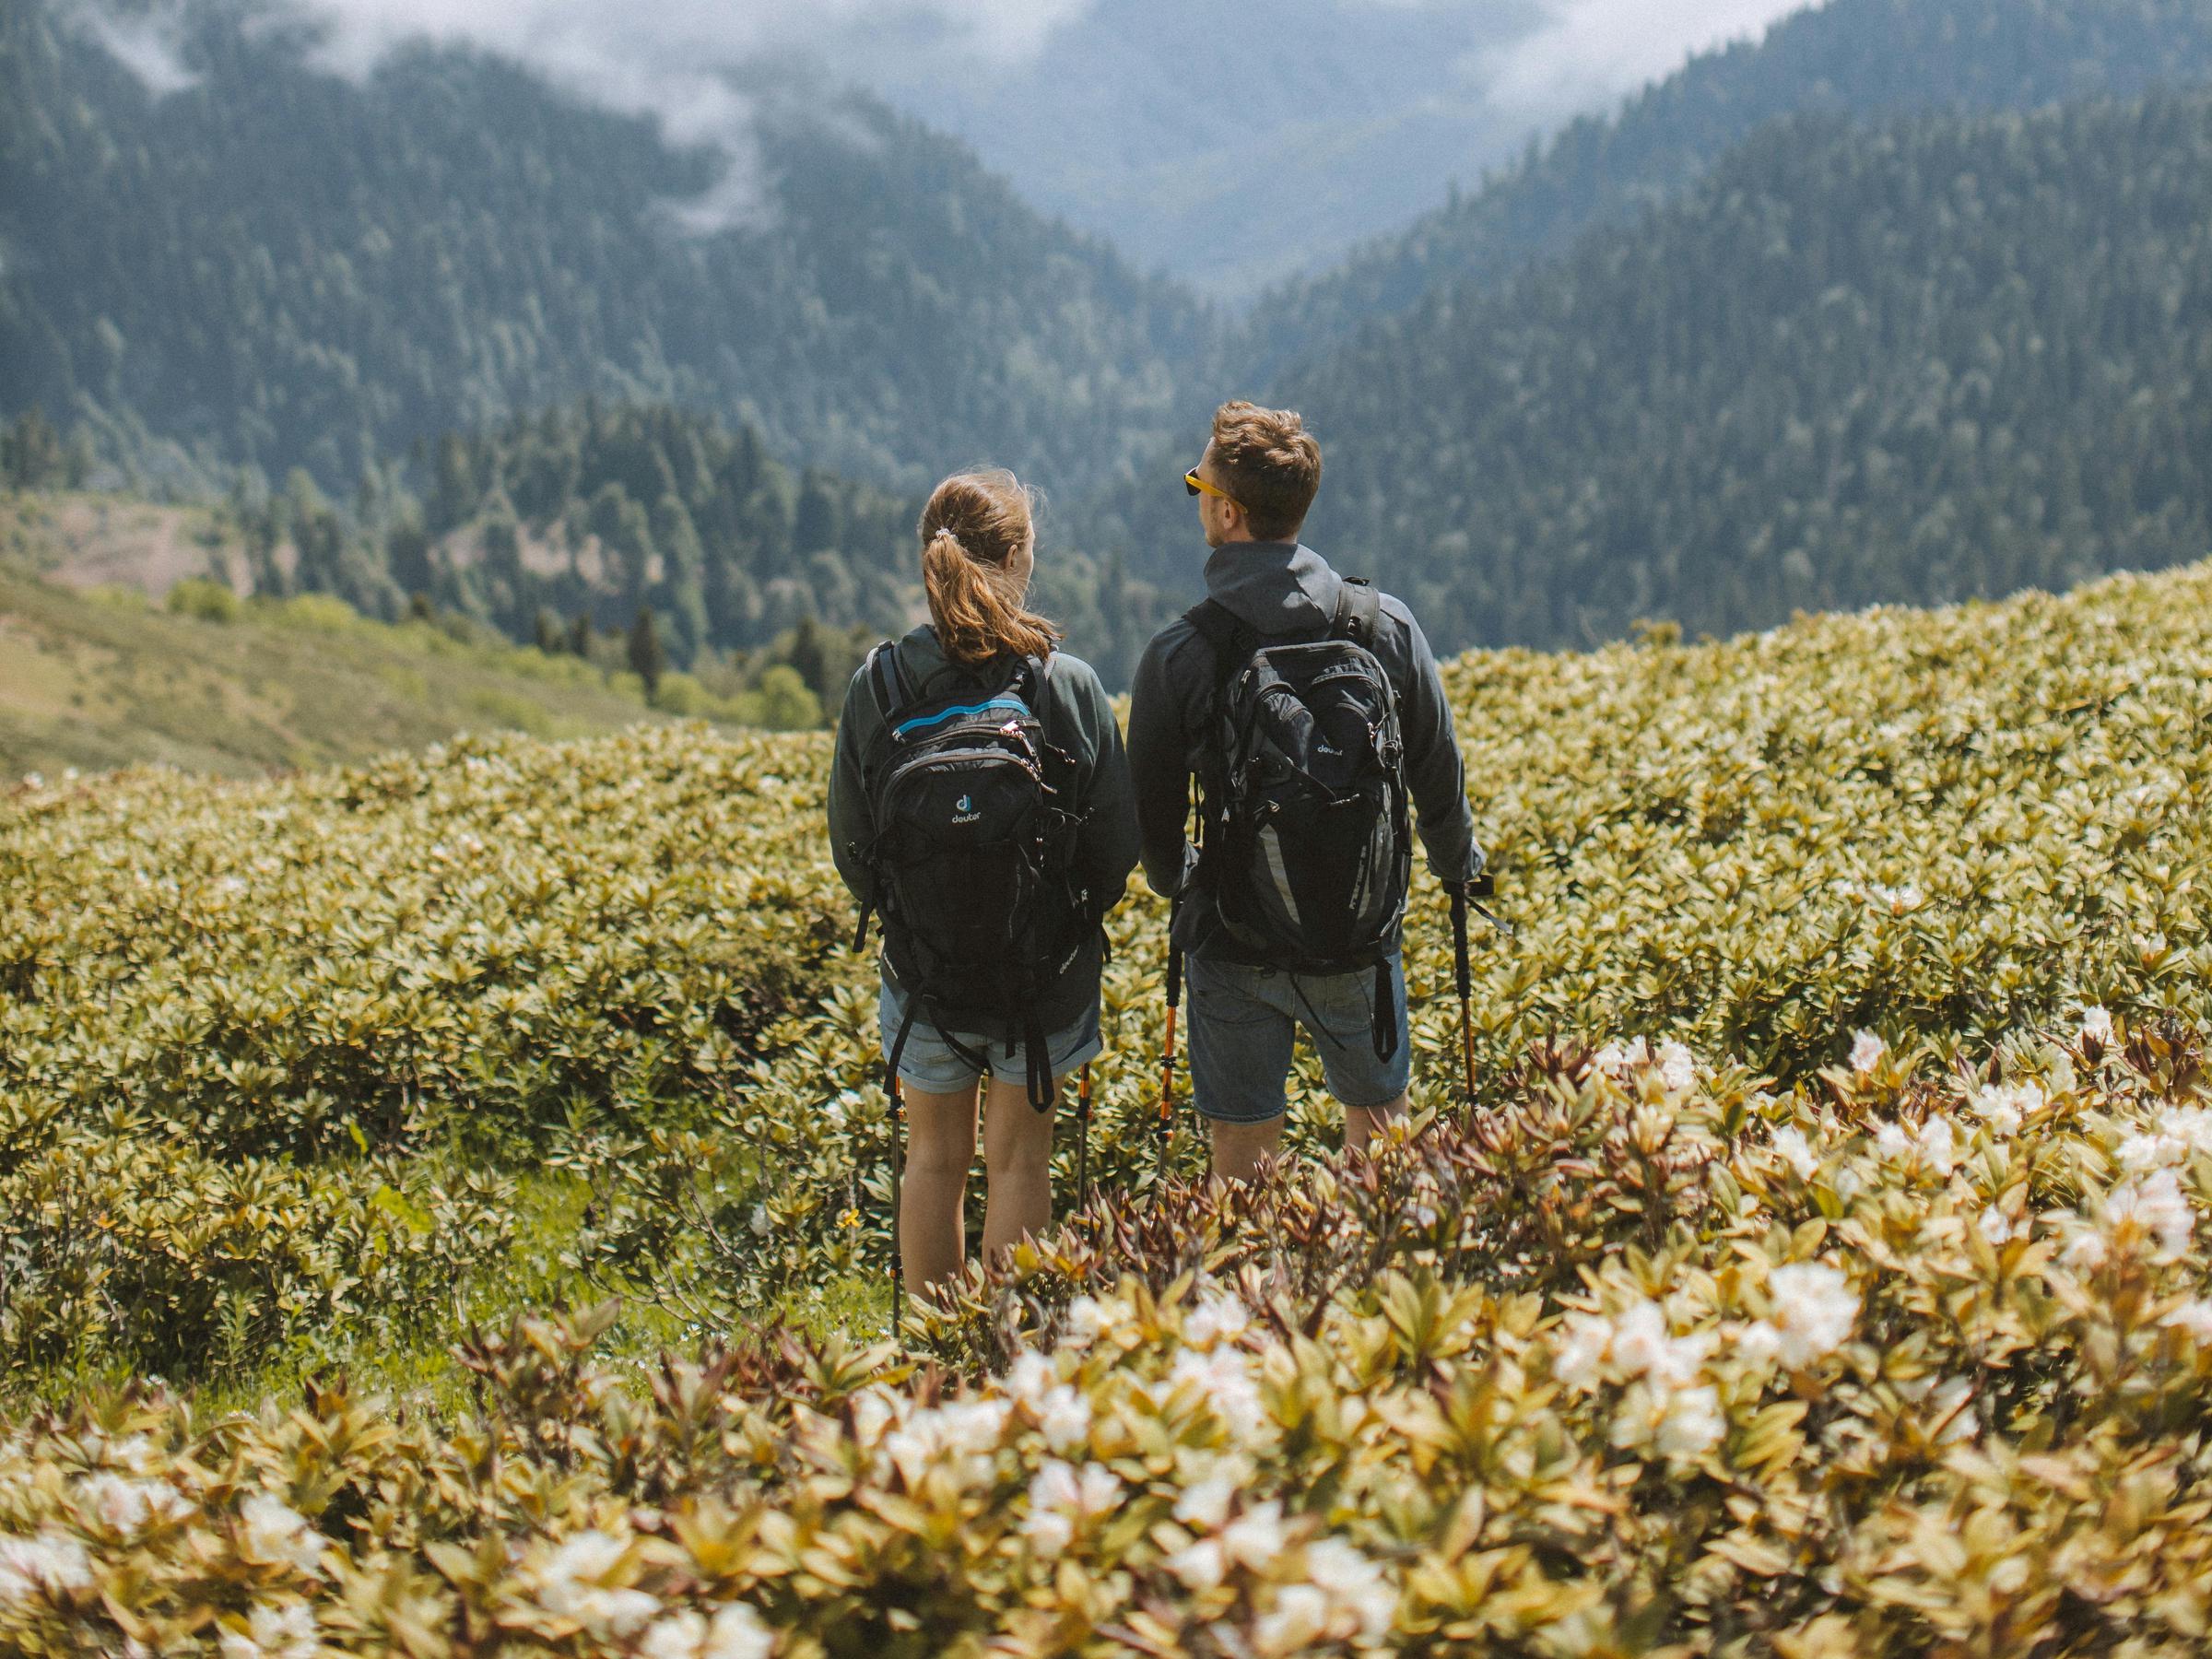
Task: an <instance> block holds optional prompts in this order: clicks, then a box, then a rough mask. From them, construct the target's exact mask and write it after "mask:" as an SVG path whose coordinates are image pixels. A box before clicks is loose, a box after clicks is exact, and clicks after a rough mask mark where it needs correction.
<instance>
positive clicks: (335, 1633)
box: [0, 571, 2212, 1659]
mask: <svg viewBox="0 0 2212 1659" xmlns="http://www.w3.org/2000/svg"><path fill="white" fill-rule="evenodd" d="M2208 602H2212V574H2208V573H2207V572H2206V571H2183V572H2179V573H2176V574H2174V575H2171V576H2164V577H2159V578H2154V579H2143V580H2139V579H2121V580H2116V581H2112V582H2104V583H2101V584H2100V585H2098V586H2097V587H2094V588H2091V589H2088V590H2086V591H2085V592H2083V593H2082V594H2077V595H2074V596H2071V597H2068V598H2064V599H2053V598H2048V597H2043V596H2030V597H2027V598H2024V599H2021V600H2019V601H2017V602H2014V603H2010V604H2007V605H2005V606H1967V607H1962V608H1959V609H1957V610H1952V611H1945V612H1935V613H1912V612H1888V611H1883V612H1876V613H1871V614H1868V615H1865V616H1861V617H1854V618H1816V619H1813V620H1810V621H1807V622H1805V623H1801V624H1799V625H1797V626H1794V627H1793V628H1790V629H1781V630H1777V631H1776V632H1774V633H1772V634H1771V635H1765V636H1760V637H1758V638H1754V639H1747V640H1743V641H1735V642H1732V643H1728V644H1724V645H1711V646H1699V647H1678V646H1672V645H1665V644H1657V643H1653V644H1645V645H1639V646H1621V647H1617V648H1614V649H1611V650H1608V651H1605V652H1600V653H1594V654H1592V655H1588V656H1580V657H1543V656H1538V655H1535V654H1530V653H1493V654H1484V655H1477V656H1473V657H1469V658H1467V659H1465V660H1463V661H1462V662H1461V663H1460V664H1458V665H1455V666H1454V667H1453V669H1452V670H1451V678H1452V683H1453V688H1454V693H1455V697H1456V700H1457V703H1458V706H1459V711H1460V719H1461V723H1462V724H1461V729H1462V735H1463V739H1464V741H1465V747H1466V749H1467V752H1468V758H1469V777H1470V790H1471V792H1472V793H1473V794H1474V796H1475V798H1476V801H1477V810H1478V814H1479V816H1480V818H1481V822H1482V827H1483V831H1484V835H1485V839H1486V841H1488V843H1489V844H1490V845H1491V846H1492V848H1493V851H1494V854H1495V864H1496V865H1497V868H1498V870H1499V874H1500V888H1501V892H1502V894H1503V898H1502V900H1501V908H1502V909H1503V910H1504V912H1505V913H1506V914H1507V916H1508V918H1509V919H1510V920H1511V921H1512V924H1514V927H1515V932H1514V934H1513V935H1512V937H1510V938H1507V937H1504V936H1501V935H1481V936H1478V945H1477V948H1478V956H1477V962H1476V985H1477V995H1476V1006H1475V1027H1476V1030H1475V1037H1476V1050H1477V1065H1478V1073H1479V1081H1480V1088H1479V1089H1478V1099H1477V1100H1475V1101H1474V1102H1472V1103H1470V1102H1467V1101H1465V1100H1461V1099H1459V1098H1458V1089H1457V1088H1456V1085H1455V1078H1456V1069H1457V1065H1456V1063H1457V1057H1458V1030H1457V1016H1458V1010H1457V1007H1456V1006H1455V1003H1454V1001H1453V998H1452V996H1451V990H1450V987H1451V973H1450V968H1451V964H1450V959H1449V955H1448V951H1447V950H1446V949H1445V948H1444V945H1445V940H1446V937H1447V935H1446V934H1445V932H1444V929H1443V927H1442V925H1441V913H1440V907H1439V904H1438V900H1437V895H1436V894H1435V892H1434V890H1433V888H1430V887H1428V886H1426V885H1425V884H1424V886H1423V887H1422V888H1421V889H1420V890H1419V891H1418V892H1417V896H1416V908H1415V913H1414V916H1413V917H1412V919H1411V923H1410V927H1411V931H1410V933H1409V938H1408V947H1409V959H1408V973H1409V989H1410V995H1409V1005H1410V1013H1411V1018H1412V1022H1413V1031H1414V1041H1415V1044H1416V1048H1417V1051H1418V1057H1419V1058H1420V1060H1421V1063H1422V1064H1421V1065H1420V1067H1419V1072H1418V1077H1419V1081H1418V1084H1417V1088H1416V1097H1415V1098H1416V1105H1417V1107H1418V1109H1419V1111H1418V1118H1417V1120H1416V1122H1414V1123H1413V1124H1409V1125H1407V1126H1406V1131H1405V1133H1404V1134H1403V1135H1401V1136H1400V1137H1399V1138H1398V1139H1397V1140H1395V1141H1394V1142H1393V1143H1392V1144H1391V1145H1389V1146H1388V1147H1386V1148H1385V1149H1384V1150H1383V1152H1382V1155H1381V1156H1380V1157H1379V1158H1378V1159H1375V1160H1372V1161H1362V1162H1359V1163H1357V1164H1355V1165H1352V1166H1349V1167H1337V1166H1335V1164H1334V1163H1332V1162H1330V1161H1328V1160H1327V1159H1324V1158H1317V1157H1316V1156H1315V1155H1316V1154H1321V1153H1325V1152H1326V1151H1327V1150H1328V1149H1329V1143H1330V1139H1331V1134H1332V1130H1331V1125H1332V1124H1333V1116H1334V1114H1333V1112H1332V1111H1331V1110H1330V1109H1329V1107H1328V1105H1327V1102H1326V1100H1325V1098H1324V1096H1323V1095H1322V1094H1321V1092H1320V1090H1319V1080H1318V1066H1317V1065H1315V1064H1313V1062H1312V1060H1311V1058H1307V1059H1304V1060H1301V1062H1300V1072H1299V1074H1298V1076H1297V1077H1295V1078H1294V1080H1293V1088H1292V1133H1291V1136H1290V1147H1291V1150H1292V1154H1293V1158H1292V1160H1291V1162H1290V1164H1289V1165H1288V1167H1287V1169H1286V1170H1285V1171H1283V1172H1282V1174H1281V1175H1280V1176H1279V1177H1278V1178H1277V1179H1274V1180H1271V1181H1270V1182H1265V1183H1263V1184H1261V1185H1259V1186H1257V1187H1255V1188H1252V1189H1242V1188H1239V1189H1233V1190H1232V1189H1227V1188H1224V1187H1220V1186H1218V1185H1211V1184H1208V1183H1207V1182H1206V1181H1205V1179H1204V1158H1203V1151H1202V1145H1201V1142H1200V1139H1199V1137H1198V1136H1197V1135H1194V1133H1193V1131H1192V1127H1191V1125H1190V1124H1189V1122H1188V1117H1187V1110H1186V1111H1185V1112H1183V1113H1182V1114H1180V1115H1179V1116H1178V1119H1177V1122H1176V1127H1175V1132H1174V1135H1173V1136H1172V1138H1171V1140H1170V1141H1168V1142H1167V1143H1166V1144H1165V1145H1164V1146H1163V1145H1162V1144H1161V1142H1160V1140H1159V1136H1158V1135H1157V1134H1156V1131H1155V1124H1156V1123H1157V1104H1158V1095H1157V1087H1158V1086H1157V1077H1158V1072H1157V1069H1156V1067H1157V1053H1156V1049H1155V1046H1154V1045H1155V1044H1156V1042H1157V1040H1158V1036H1159V1027H1160V1016H1161V1010H1160V1006H1159V996H1160V966H1161V964H1160V957H1159V944H1160V933H1161V924H1162V921H1163V917H1162V914H1161V910H1160V907H1159V906H1158V905H1156V904H1154V903H1153V902H1151V901H1150V900H1132V902H1131V903H1129V904H1128V905H1126V906H1124V909H1123V910H1122V911H1121V912H1119V913H1117V915H1116V916H1115V917H1114V919H1113V921H1112V931H1113V934H1114V936H1115V944H1116V953H1115V957H1114V959H1113V961H1112V965H1111V966H1110V968H1109V970H1108V979H1107V987H1106V1000H1107V1025H1108V1041H1109V1052H1108V1053H1107V1055H1106V1056H1105V1057H1104V1058H1103V1059H1102V1060H1101V1062H1100V1065H1099V1066H1098V1067H1097V1068H1096V1072H1095V1077H1094V1081H1095V1084H1096V1088H1095V1090H1094V1100H1095V1107H1096V1121H1095V1124H1094V1127H1093V1134H1092V1138H1091V1156H1090V1159H1089V1171H1090V1173H1091V1175H1092V1177H1093V1179H1094V1182H1095V1184H1096V1187H1097V1196H1096V1198H1095V1199H1094V1200H1093V1201H1092V1202H1091V1203H1090V1204H1089V1205H1088V1206H1083V1207H1080V1208H1077V1209H1076V1210H1075V1212H1074V1213H1073V1214H1070V1215H1068V1216H1067V1218H1066V1220H1065V1225H1063V1226H1062V1227H1060V1228H1059V1229H1057V1230H1055V1231H1054V1232H1053V1234H1052V1235H1051V1236H1049V1237H1047V1238H1045V1239H1042V1240H1039V1241H1034V1242H1032V1243H1031V1244H1029V1245H1026V1246H1024V1247H1023V1248H1022V1249H1020V1250H1019V1251H1018V1252H1017V1253H1015V1254H1014V1256H1013V1258H1012V1259H1011V1260H1009V1261H1007V1262H1005V1263H1003V1264H1001V1265H998V1266H997V1267H996V1268H995V1269H994V1271H993V1272H992V1273H990V1274H988V1275H985V1274H983V1273H982V1272H980V1271H978V1272H976V1273H974V1274H971V1277H969V1278H968V1279H967V1280H965V1281H964V1282H962V1283H961V1284H960V1285H959V1287H958V1288H957V1289H956V1290H955V1291H954V1292H953V1294H952V1295H951V1296H950V1298H949V1300H947V1302H946V1303H945V1304H943V1305H940V1306H933V1307H918V1308H917V1309H916V1310H915V1311H914V1312H913V1314H912V1317H911V1318H910V1320H909V1322H908V1324H906V1326H905V1327H904V1328H903V1329H901V1330H900V1331H899V1332H897V1333H891V1332H890V1331H889V1330H888V1320H887V1318H886V1314H887V1312H888V1295H887V1294H886V1288H885V1286H884V1282H883V1277H882V1271H881V1270H882V1265H883V1263H884V1260H885V1252H886V1247H887V1244H888V1239H887V1236H886V1235H887V1229H886V1226H885V1218H886V1209H887V1199H888V1172H889V1157H890V1138H889V1117H888V1112H887V1110H886V1107H887V1102H886V1100H885V1098H884V1095H883V1091H882V1088H881V1087H880V1082H879V1078H878V1076H877V1070H878V1062H877V1058H876V1055H875V1030H874V1002H875V999H874V996H873V994H872V992H871V989H870V985H869V975H870V969H869V967H868V964H867V963H866V962H865V960H862V959H858V958H856V957H854V956H853V954H852V953H850V952H848V951H844V950H841V949H840V948H839V943H840V940H841V937H842V936H843V935H845V934H846V932H847V931H848V930H849V926H850V922H851V912H850V909H849V906H848V905H847V904H846V903H845V902H844V900H843V899H842V895H841V891H840V889H838V888H837V887H836V885H835V882H834V877H833V876H832V874H831V873H830V867H829V863H828V849H827V847H826V846H825V845H824V844H823V841H822V830H821V818H820V814H821V806H822V798H821V797H822V767H823V765H824V763H825V760H826V754H825V751H824V746H823V745H822V743H821V742H820V740H818V739H814V738H806V737H793V738H771V737H760V738H752V739H743V740H732V739H728V738H723V737H717V736H713V735H709V734H706V733H704V732H700V731H683V730H674V731H670V730H661V731H653V732H640V733H636V734H632V735H627V736H624V737H621V738H618V739H609V740H605V741H600V742H594V743H583V744H570V745H547V744H530V743H525V742H522V741H518V740H499V741H488V742H487V741H479V740H474V739H471V740H466V741H462V742H457V743H455V744H453V745H452V746H450V747H446V748H443V749H441V750H438V751H434V752H432V753H430V754H428V755H424V756H421V757H414V758H396V759H392V760H389V761H386V762H382V763H380V764H379V765H377V766H374V767H370V768H364V769H357V770H353V771H340V772H332V773H326V774H320V775H315V776H308V777H299V778H288V779H281V780H274V781H271V782H265V783H258V784H248V785H211V784H206V783H201V782H193V781H190V780H186V779H182V778H180V777H177V776H174V775H172V774H165V773H159V772H151V771H139V772H133V773H127V774H123V775H120V776H118V777H115V778H110V779H98V780H89V781H86V780H79V781H75V782H70V783H68V784H66V785H54V784H41V785H40V786H38V787H36V788H32V787H29V786H25V787H19V788H17V789H14V790H13V791H11V792H9V793H7V794H5V795H0V1397H4V1398H5V1399H6V1400H7V1401H8V1402H10V1404H9V1405H8V1406H6V1407H5V1409H4V1410H0V1425H4V1426H0V1652H25V1653H148V1654H155V1653H181V1652H203V1653H221V1654H227V1655H245V1654H288V1655H298V1656H300V1659H305V1656H307V1655H311V1654H318V1653H327V1652H370V1653H410V1654H437V1653H466V1654H490V1653H562V1654H582V1653H594V1654H597V1653H623V1654H639V1655H652V1656H656V1659H665V1656H667V1655H682V1656H684V1659H692V1656H694V1655H718V1656H726V1655H732V1654H825V1655H831V1654H836V1655H842V1654H848V1653H849V1654H856V1655H858V1654H865V1655H868V1656H869V1659H878V1656H880V1655H905V1654H913V1655H921V1654H935V1653H977V1654H982V1653H1040V1654H1042V1653H1197V1654H1220V1655H1224V1656H1229V1659H1249V1656H1253V1655H1263V1654H1288V1653H1356V1652H1364V1651H1387V1652H1414V1653H1425V1652H1436V1653H1446V1652H1453V1653H1457V1652H1471V1653H1485V1652H1497V1653H1531V1654H1569V1653H1578V1654H1579V1653H1647V1652H1675V1653H1714V1654H1728V1653H1768V1652H1771V1653H1782V1654H1785V1655H1805V1656H1807V1659H1814V1656H1824V1655H1838V1656H1841V1655H1844V1654H1853V1653H1926V1652H1940V1653H1958V1654H1961V1655H1964V1654H1981V1653H2018V1654H2021V1655H2030V1654H2034V1655H2042V1654H2052V1653H2161V1652H2173V1653H2183V1652H2188V1653H2194V1652H2199V1651H2201V1650H2202V1648H2203V1646H2204V1644H2205V1642H2206V1620H2207V1609H2206V1595H2207V1592H2206V1588H2205V1586H2206V1584H2207V1583H2212V1559H2208V1558H2212V1526H2208V1522H2212V1497H2207V1495H2206V1477H2207V1474H2208V1473H2212V1471H2207V1470H2206V1467H2205V1466H2204V1465H2205V1462H2206V1455H2207V1453H2206V1451H2205V1449H2204V1445H2203V1440H2204V1433H2203V1431H2204V1428H2205V1424H2206V1398H2207V1394H2206V1390H2207V1386H2208V1385H2212V1358H2208V1356H2212V1283H2207V1275H2206V1267H2205V1254H2204V1245H2203V1226H2204V1211H2205V1206H2206V1204H2207V1203H2212V1099H2208V1098H2207V1097H2206V1091H2205V1087H2204V1076H2203V1057H2202V1055H2203V1041H2204V1038H2203V1032H2204V1031H2205V1030H2206V1029H2207V1027H2208V1026H2212V1006H2207V1002H2208V999H2207V996H2206V981H2205V975H2204V959H2203V951H2204V941H2205V928H2204V923H2203V912H2202V905H2201V894H2200V890H2199V888H2200V883H2201V880H2202V877H2203V875H2204V871H2205V868H2206V853H2207V851H2212V828H2208V827H2207V826H2208V825H2212V817H2208V815H2207V813H2206V810H2205V806H2206V773H2207V767H2208V766H2212V760H2208V759H2207V757H2206V742H2205V735H2206V732H2207V731H2208V730H2212V627H2207V625H2206V623H2205V622H2204V621H2203V618H2205V617H2206V616H2207V615H2212V603H2208ZM1074 1138H1075V1137H1074V1136H1073V1135H1072V1134H1068V1133H1064V1134H1063V1135H1062V1136H1061V1151H1060V1154H1059V1158H1060V1162H1059V1172H1060V1196H1061V1200H1062V1207H1063V1210H1064V1211H1065V1210H1068V1209H1069V1208H1070V1207H1071V1206H1070V1202H1069V1201H1070V1198H1071V1192H1070V1189H1071V1187H1072V1184H1073V1183H1072V1175H1073V1172H1074V1144H1073V1143H1074ZM976 1184H977V1185H978V1186H979V1187H980V1184H981V1183H980V1182H978V1183H976ZM825 1289H829V1290H834V1291H836V1292H838V1294H839V1296H841V1298H842V1300H829V1301H819V1300H817V1301H809V1300H807V1299H808V1298H809V1297H816V1296H818V1294H819V1293H821V1292H823V1291H824V1290H825ZM615 1293H618V1295H617V1294H615ZM530 1307H543V1308H547V1309H551V1308H555V1307H566V1308H568V1309H570V1310H571V1311H570V1312H565V1313H556V1312H544V1313H542V1314H541V1313H532V1314H529V1315H527V1316H523V1317H511V1314H512V1311H513V1310H515V1309H517V1308H530ZM584 1308H590V1309H592V1310H593V1311H592V1312H588V1313H587V1312H577V1311H575V1310H579V1309H584ZM488 1309H489V1310H492V1311H494V1312H497V1313H498V1315H499V1316H498V1317H496V1318H495V1317H490V1316H488V1314H487V1312H486V1310H488ZM794 1313H804V1317H803V1318H787V1317H785V1316H786V1315H790V1314H794ZM655 1322H657V1323H655ZM686 1327H688V1329H687V1328H686ZM672 1336H673V1337H674V1338H676V1340H674V1342H673V1344H672V1347H673V1350H674V1352H673V1357H666V1358H659V1359H650V1358H648V1357H647V1356H648V1355H649V1354H650V1353H652V1352H653V1351H654V1350H657V1348H658V1347H660V1346H661V1345H662V1343H663V1341H664V1340H665V1339H667V1338H670V1337H672ZM456 1339H457V1347H456V1348H455V1350H454V1353H453V1357H452V1358H451V1359H440V1358H439V1356H440V1355H441V1354H442V1353H443V1352H444V1350H445V1348H446V1347H447V1345H448V1344H449V1343H453V1342H455V1341H456ZM402 1359H404V1360H405V1366H402V1367H400V1369H398V1371H396V1373H394V1372H393V1371H389V1370H387V1369H386V1368H390V1367H394V1366H395V1365H397V1364H398V1363H399V1361H400V1360H402ZM406 1366H411V1367H413V1368H414V1369H413V1370H411V1371H410V1370H407V1369H406ZM153 1373H159V1375H158V1376H157V1375H155V1374H153ZM393 1374H396V1375H397V1376H399V1377H401V1378H403V1379H412V1380H413V1382H414V1384H415V1385H412V1386H406V1387H394V1386H391V1385H388V1384H387V1383H386V1382H383V1381H382V1380H383V1379H385V1378H387V1377H388V1376H391V1375H393ZM257 1376H265V1377H266V1378H268V1379H269V1381H268V1382H267V1383H266V1385H265V1386H262V1387H259V1388H256V1387H255V1386H253V1379H254V1378H255V1377H257ZM303 1376H304V1377H311V1378H312V1381H309V1382H300V1380H299V1379H300V1378H301V1377H303ZM425 1378H427V1379H428V1380H427V1381H425V1380H424V1379H425ZM164 1379H166V1381H165V1380H164ZM210 1382H220V1384H221V1390H222V1392H221V1393H220V1394H219V1396H211V1395H210V1394H209V1393H208V1385H209V1383H210ZM241 1398H242V1399H245V1400H247V1401H248V1402H249V1408H248V1409H245V1410H243V1411H233V1410H229V1409H226V1408H225V1406H227V1405H228V1404H229V1402H233V1401H237V1400H239V1399H241ZM253 1402H258V1404H253Z"/></svg>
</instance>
